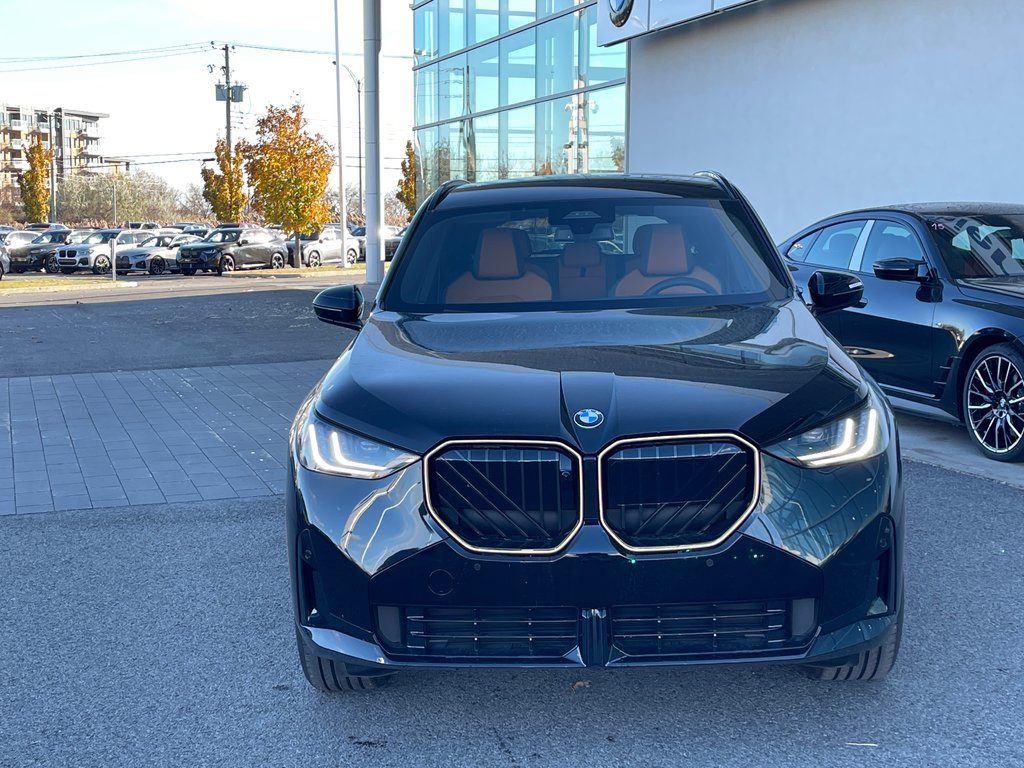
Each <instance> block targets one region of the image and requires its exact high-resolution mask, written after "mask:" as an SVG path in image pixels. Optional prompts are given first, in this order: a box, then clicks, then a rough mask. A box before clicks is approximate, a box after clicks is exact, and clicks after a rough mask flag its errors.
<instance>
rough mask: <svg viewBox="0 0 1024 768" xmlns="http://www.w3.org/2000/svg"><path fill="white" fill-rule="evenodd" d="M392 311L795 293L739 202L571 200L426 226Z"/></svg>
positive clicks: (458, 214) (388, 303)
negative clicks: (761, 243) (757, 236)
mask: <svg viewBox="0 0 1024 768" xmlns="http://www.w3.org/2000/svg"><path fill="white" fill-rule="evenodd" d="M412 237H413V240H412V242H411V243H409V245H408V250H407V251H406V252H405V254H404V256H403V257H402V258H401V259H399V261H398V263H397V264H396V265H395V267H394V270H395V273H394V275H392V276H391V279H390V280H389V281H388V288H387V292H386V294H385V295H384V297H383V299H382V306H383V307H384V308H385V309H388V310H394V311H399V312H416V313H433V312H444V311H463V312H464V311H477V312H486V311H492V312H494V311H509V310H514V311H525V310H534V311H541V310H549V309H597V308H612V307H623V308H626V307H630V308H631V307H642V306H666V305H670V306H675V305H682V306H708V305H714V304H736V303H761V302H765V301H770V300H777V299H783V298H785V297H786V296H788V295H789V288H788V285H789V284H788V282H787V281H786V280H785V278H784V277H783V276H782V275H783V273H782V270H783V269H784V268H783V267H782V265H781V264H780V263H779V259H778V257H777V254H775V253H774V251H768V250H767V249H765V248H763V247H761V246H760V245H759V241H758V240H757V238H756V236H755V235H754V233H753V231H752V227H751V226H750V225H749V223H748V220H747V217H746V214H745V212H744V211H743V208H742V207H741V206H740V204H739V203H737V202H734V201H728V200H709V199H690V198H666V197H657V198H651V199H642V198H641V199H638V198H636V197H630V198H628V199H621V200H609V199H599V200H594V201H590V202H587V201H580V200H566V201H551V202H550V203H545V204H541V205H540V206H535V205H533V204H530V207H529V208H527V207H525V206H523V205H517V206H514V207H512V208H511V209H509V208H503V207H488V208H475V209H457V210H454V211H451V212H445V213H438V214H435V215H433V216H431V217H428V218H426V219H424V222H423V224H422V225H421V226H420V227H418V228H417V230H416V231H415V233H414V234H413V235H412Z"/></svg>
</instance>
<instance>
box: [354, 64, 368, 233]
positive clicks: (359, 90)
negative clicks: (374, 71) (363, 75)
mask: <svg viewBox="0 0 1024 768" xmlns="http://www.w3.org/2000/svg"><path fill="white" fill-rule="evenodd" d="M356 116H357V117H356V128H357V129H358V130H359V212H360V213H364V212H365V211H366V208H365V207H364V205H363V81H362V80H360V79H358V78H356Z"/></svg>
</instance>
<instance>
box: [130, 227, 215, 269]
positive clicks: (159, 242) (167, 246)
mask: <svg viewBox="0 0 1024 768" xmlns="http://www.w3.org/2000/svg"><path fill="white" fill-rule="evenodd" d="M198 239H199V238H198V237H196V236H195V235H182V234H173V233H167V234H159V235H152V236H151V237H149V238H147V239H145V240H143V241H142V242H141V243H140V244H139V245H138V247H136V248H125V249H124V250H121V249H118V251H117V273H118V274H125V273H128V272H148V273H149V274H151V275H162V274H164V273H165V272H179V271H180V268H179V267H178V247H179V246H181V245H184V244H185V243H191V242H194V241H196V240H198Z"/></svg>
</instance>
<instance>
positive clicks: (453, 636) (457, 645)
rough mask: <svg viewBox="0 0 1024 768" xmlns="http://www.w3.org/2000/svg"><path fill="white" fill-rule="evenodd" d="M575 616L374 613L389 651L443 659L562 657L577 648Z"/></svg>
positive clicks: (519, 611) (486, 611)
mask: <svg viewBox="0 0 1024 768" xmlns="http://www.w3.org/2000/svg"><path fill="white" fill-rule="evenodd" d="M578 615H579V612H578V611H577V609H575V608H568V607H557V608H550V607H543V608H519V607H511V608H449V607H444V608H435V607H414V608H409V607H391V606H379V607H378V608H377V610H376V616H377V635H378V637H379V639H380V641H381V644H382V645H383V646H384V648H385V649H386V650H387V651H388V653H390V654H392V655H394V656H415V657H419V658H434V659H446V660H452V659H476V660H489V661H498V660H503V659H508V660H524V659H535V660H543V659H548V660H556V659H560V658H562V657H563V656H565V655H566V654H567V653H570V652H571V651H572V650H573V649H575V648H576V647H577V646H578V645H579V630H578V627H579V623H578V620H577V617H578Z"/></svg>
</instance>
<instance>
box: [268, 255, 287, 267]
mask: <svg viewBox="0 0 1024 768" xmlns="http://www.w3.org/2000/svg"><path fill="white" fill-rule="evenodd" d="M270 268H271V269H284V254H282V253H275V254H273V255H271V257H270Z"/></svg>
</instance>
